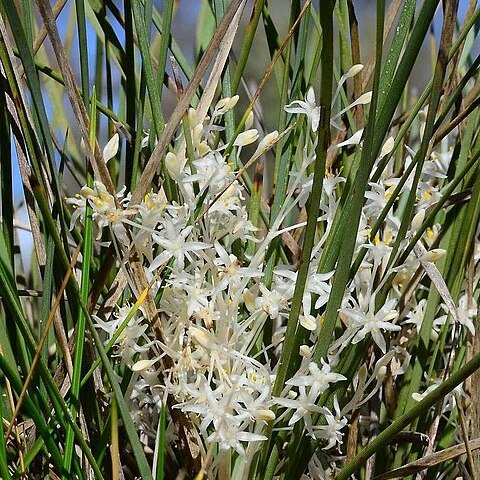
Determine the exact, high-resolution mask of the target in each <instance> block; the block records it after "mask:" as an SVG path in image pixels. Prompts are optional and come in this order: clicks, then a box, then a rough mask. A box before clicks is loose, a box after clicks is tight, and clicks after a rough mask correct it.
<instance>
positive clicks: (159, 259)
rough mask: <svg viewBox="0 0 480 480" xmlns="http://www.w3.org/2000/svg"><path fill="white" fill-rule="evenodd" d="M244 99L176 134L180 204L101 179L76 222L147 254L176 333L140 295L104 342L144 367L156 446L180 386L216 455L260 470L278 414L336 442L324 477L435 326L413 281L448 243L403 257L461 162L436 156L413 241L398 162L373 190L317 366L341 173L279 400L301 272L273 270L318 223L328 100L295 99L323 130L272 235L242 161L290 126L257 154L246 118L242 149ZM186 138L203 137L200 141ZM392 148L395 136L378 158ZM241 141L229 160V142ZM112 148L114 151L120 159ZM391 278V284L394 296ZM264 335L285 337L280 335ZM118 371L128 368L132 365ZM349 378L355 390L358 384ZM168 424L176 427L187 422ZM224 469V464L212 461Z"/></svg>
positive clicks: (140, 398)
mask: <svg viewBox="0 0 480 480" xmlns="http://www.w3.org/2000/svg"><path fill="white" fill-rule="evenodd" d="M360 70H361V66H358V65H356V66H354V67H352V69H351V70H350V71H349V72H347V74H346V75H344V77H342V79H341V81H340V84H339V89H338V92H339V91H340V88H341V86H342V84H343V83H344V82H345V81H346V80H347V79H348V78H350V77H352V76H353V75H355V74H357V73H358V72H359V71H360ZM338 92H337V94H336V96H335V101H336V99H337V97H338ZM370 99H371V94H368V93H367V94H365V95H362V97H360V98H359V99H358V100H357V101H355V102H353V103H352V104H350V105H349V106H348V107H347V108H353V107H354V106H356V105H359V104H362V105H366V104H368V102H369V101H370ZM237 100H238V97H233V98H225V99H222V100H220V101H219V102H218V103H217V105H216V106H215V107H214V109H213V113H212V115H211V118H208V117H207V118H201V115H200V114H199V112H197V111H196V110H194V109H190V111H189V113H188V123H189V132H187V133H184V134H183V135H180V136H179V137H178V138H177V139H176V142H175V146H174V148H172V150H171V151H170V152H169V153H168V154H167V155H166V158H165V162H164V166H165V168H166V170H167V171H168V174H169V176H170V177H171V178H172V179H173V180H174V183H175V186H176V189H177V192H176V198H177V200H176V201H172V200H171V199H169V198H167V195H166V193H165V191H164V189H163V188H159V189H152V190H151V191H150V192H149V193H147V195H145V197H144V199H143V201H142V202H141V203H140V204H138V205H131V204H130V203H129V201H130V195H129V194H126V193H125V191H124V190H122V191H121V192H120V193H119V194H118V195H117V198H114V197H113V196H112V195H110V194H109V193H108V192H107V191H106V189H105V187H104V185H103V184H101V183H100V182H98V181H95V182H94V184H93V185H92V186H91V187H88V186H85V187H83V188H82V189H81V191H80V195H78V196H76V197H75V198H73V199H69V200H68V203H69V204H71V205H73V206H74V207H75V208H76V209H75V211H74V213H73V215H72V225H73V223H75V222H76V221H78V220H81V219H82V218H83V216H84V213H85V209H86V206H87V205H89V206H90V207H91V208H92V211H93V218H94V221H95V224H96V225H97V227H98V229H99V233H101V232H102V231H103V230H104V229H105V228H107V227H108V228H109V229H110V232H111V238H112V239H113V240H114V242H115V243H117V241H118V245H119V246H121V247H122V248H125V247H127V248H128V249H136V250H137V251H138V252H139V253H140V255H141V257H142V262H143V265H144V267H145V273H146V276H147V279H148V280H149V281H150V283H151V289H152V293H153V295H154V296H155V297H156V298H157V299H159V301H158V304H157V308H158V313H159V316H160V318H161V321H162V335H163V337H162V339H161V340H160V339H156V338H153V336H152V335H153V334H152V332H150V330H149V329H148V322H147V321H146V320H145V319H144V318H143V314H142V313H141V312H140V311H139V312H136V313H135V315H130V312H131V307H130V306H129V305H128V304H125V305H121V306H120V307H119V308H118V310H117V312H116V313H114V314H113V315H112V317H111V318H110V319H104V318H99V317H96V322H97V327H98V328H99V330H101V331H102V332H103V334H104V335H105V341H106V342H108V341H111V340H112V338H114V336H115V340H114V348H115V353H116V355H117V356H118V357H119V359H121V362H122V365H124V366H127V367H128V368H129V369H130V370H131V371H132V375H131V380H130V389H129V391H130V392H131V394H130V397H129V402H130V405H131V411H132V416H133V418H134V419H135V422H136V425H137V426H138V428H139V430H141V431H142V433H143V438H144V441H145V443H146V444H149V443H151V442H152V441H153V440H152V438H153V437H154V436H155V428H154V424H155V420H152V419H155V418H156V417H155V416H156V415H158V410H159V408H160V407H161V405H162V402H164V401H165V398H166V396H167V395H171V396H172V397H173V403H174V409H179V410H181V411H182V412H184V413H186V414H188V415H189V416H190V417H191V419H192V421H193V422H194V425H195V427H196V428H197V430H198V432H199V434H200V436H201V438H202V441H203V442H204V444H203V445H202V448H203V449H204V451H205V452H206V451H207V450H208V449H209V447H210V446H211V445H212V444H214V445H217V446H218V448H219V450H220V451H223V452H229V451H231V450H233V451H235V452H237V453H238V455H240V456H241V457H242V458H244V459H245V462H246V463H247V464H248V462H250V461H251V460H252V459H253V455H254V454H255V453H256V452H258V450H259V449H260V448H261V444H262V441H264V440H266V439H267V437H266V436H265V432H266V431H267V430H266V425H267V424H268V423H270V424H272V423H273V426H274V428H277V427H278V428H279V429H286V430H293V429H294V426H298V425H300V424H301V425H303V427H304V429H305V431H306V433H307V434H308V435H310V436H312V437H314V438H316V439H318V440H319V441H320V445H321V446H322V447H323V448H322V449H321V452H320V453H318V454H317V456H316V457H314V459H313V460H312V463H311V471H315V469H317V470H318V469H320V468H321V469H323V467H322V464H323V465H325V462H323V460H322V459H324V458H327V457H322V455H330V454H331V452H333V451H336V452H337V454H338V452H339V449H340V451H341V445H342V438H343V435H344V434H345V432H346V430H345V428H344V427H345V426H346V424H347V422H348V418H349V415H350V414H351V412H352V411H355V410H356V409H359V408H360V407H361V406H362V405H364V404H365V403H366V402H367V401H368V399H370V398H371V397H372V396H373V395H374V394H375V393H376V392H378V391H379V390H380V389H381V388H382V385H383V382H384V380H385V378H386V376H387V374H388V375H389V376H390V377H393V378H395V377H396V376H397V375H402V374H403V373H405V371H406V368H407V366H408V362H409V359H410V356H409V355H408V353H407V348H408V347H409V345H410V344H411V343H412V342H414V341H415V338H416V336H417V334H418V333H419V332H420V331H421V329H422V321H423V317H424V308H425V302H426V300H425V295H420V294H421V293H422V290H421V289H420V290H419V292H420V294H419V295H412V289H411V285H412V282H414V281H415V274H416V273H417V276H418V272H421V271H422V269H421V263H422V262H425V261H429V262H432V261H436V260H437V259H438V258H440V255H441V253H442V252H440V253H439V252H438V251H437V250H435V252H434V253H435V255H434V254H433V253H432V252H433V250H431V252H429V256H428V258H421V259H419V258H417V257H416V256H415V254H414V253H408V254H407V255H406V259H405V260H404V261H402V262H401V263H398V259H399V258H401V255H402V253H403V252H404V251H405V250H406V248H407V246H408V241H409V240H410V239H411V238H413V235H414V234H415V233H416V231H417V230H419V228H420V227H421V226H422V222H423V220H424V218H425V212H426V211H427V210H428V209H429V208H431V207H432V206H433V205H434V204H435V202H436V201H438V199H439V198H440V192H441V181H442V179H444V178H445V172H446V170H447V169H448V162H449V156H448V152H447V153H444V154H443V155H442V156H441V157H440V156H439V155H438V154H433V153H432V156H431V158H430V159H429V160H428V161H427V162H426V164H425V168H424V169H423V171H422V175H421V178H420V182H419V183H418V184H417V185H416V189H417V190H416V192H415V194H416V198H417V201H416V203H415V211H414V212H413V213H414V215H415V216H414V221H413V222H412V228H411V229H410V230H409V231H408V232H407V233H406V234H403V233H402V229H401V219H400V217H399V216H398V212H397V209H396V207H395V206H394V208H392V209H390V210H389V211H388V213H387V214H386V216H385V220H384V221H382V222H381V225H380V228H378V227H376V223H377V221H378V219H379V218H383V215H384V209H385V207H386V205H387V202H388V200H389V198H390V197H391V195H392V194H393V192H394V190H395V188H396V186H397V185H398V184H399V178H400V177H399V176H398V172H394V171H393V169H392V168H391V167H387V168H386V169H384V170H383V171H382V172H381V174H380V175H379V178H378V180H376V181H371V183H370V184H369V185H370V187H369V189H368V191H367V193H366V195H365V204H364V206H363V209H362V214H361V218H360V225H359V228H358V230H357V231H353V232H349V234H350V235H355V238H356V248H355V258H357V257H360V256H361V263H360V267H359V268H358V270H357V271H356V272H355V275H354V277H353V278H352V280H351V281H350V282H349V284H348V286H347V289H346V291H345V295H344V298H343V302H342V308H341V309H340V310H339V322H338V325H337V329H336V331H335V338H333V339H332V343H331V345H330V349H329V354H328V358H322V359H320V360H319V361H315V360H314V359H313V357H312V346H314V345H315V344H316V342H317V340H318V338H319V335H320V333H321V328H322V313H323V311H324V309H325V306H326V304H327V303H328V301H329V297H330V294H331V291H332V281H333V277H334V271H331V272H325V271H322V270H321V258H322V254H323V251H324V247H325V244H326V241H327V239H328V236H329V235H330V233H331V230H332V227H333V225H334V222H335V217H336V215H337V214H338V211H339V206H340V205H341V204H342V198H341V196H342V191H343V189H344V188H345V186H346V184H347V178H345V177H344V176H342V175H341V171H338V170H337V171H336V170H334V169H333V168H332V169H329V170H327V171H326V173H325V178H324V181H323V192H322V198H321V203H320V212H319V214H318V220H317V221H318V232H317V236H316V242H315V247H314V249H313V252H312V256H311V259H310V264H309V273H308V276H307V280H306V284H305V288H304V291H303V293H302V297H301V312H300V316H299V323H300V325H301V327H303V328H304V329H305V330H306V331H307V339H308V342H307V343H308V344H306V345H302V346H301V348H300V352H298V354H299V355H301V356H302V361H301V365H300V367H299V369H298V371H297V372H296V373H295V374H294V375H293V376H292V377H291V378H289V379H288V380H287V381H286V384H285V385H284V386H283V387H284V388H283V390H282V393H281V395H280V396H273V394H272V390H273V385H274V384H275V380H276V374H277V369H278V358H279V355H281V351H282V345H283V337H284V332H285V325H286V321H287V318H288V316H289V314H290V307H291V303H292V299H293V297H294V293H295V285H296V282H297V271H296V270H295V268H294V267H293V266H292V265H291V264H289V263H288V262H280V263H279V264H278V265H277V266H276V267H275V268H274V269H273V274H272V275H271V280H269V281H265V273H264V268H265V265H266V257H267V252H268V249H269V247H270V245H271V244H272V240H274V239H275V238H277V237H279V236H281V235H290V236H291V238H292V239H297V240H298V239H299V238H301V237H299V236H298V235H297V232H298V231H301V229H302V227H303V226H304V225H305V222H304V216H303V214H304V211H305V210H304V209H305V205H306V203H307V201H308V198H309V196H310V194H311V189H312V184H313V174H312V168H311V165H312V163H313V162H314V161H315V158H316V154H315V152H316V147H317V144H316V142H317V137H316V132H317V130H318V128H319V118H320V107H319V106H317V105H316V102H315V94H314V91H313V89H309V90H308V92H307V95H306V98H305V100H295V101H293V102H292V103H291V104H290V105H288V106H287V107H285V110H286V111H287V112H289V113H290V114H293V115H306V118H307V128H308V135H305V137H304V144H303V145H302V146H300V150H301V151H300V154H299V155H298V158H299V159H300V160H299V161H298V163H297V165H296V167H295V168H294V169H293V170H292V173H291V176H290V181H289V185H288V188H287V194H286V198H285V201H284V202H283V205H282V207H281V209H280V212H279V213H278V215H277V216H276V218H275V219H273V221H272V222H271V225H270V226H269V228H268V230H263V229H262V228H261V227H259V226H258V225H256V224H253V223H252V221H251V216H250V214H249V208H250V205H249V192H248V190H247V188H246V187H245V184H244V183H243V181H242V177H241V176H240V175H238V174H237V173H238V170H239V165H240V163H239V162H237V159H241V160H242V162H243V164H249V163H252V162H254V161H257V160H258V159H259V158H260V157H261V156H262V155H263V154H265V153H266V152H267V151H268V150H269V149H271V148H273V147H274V146H275V142H276V141H277V139H278V138H279V135H278V133H277V132H273V133H272V134H269V135H267V136H265V138H264V139H263V140H261V141H260V142H259V144H258V146H257V148H256V150H255V151H254V153H253V154H251V155H250V156H248V155H246V152H248V151H250V149H247V148H244V147H247V146H248V145H250V144H253V143H255V142H257V140H258V138H259V133H258V131H257V130H256V129H254V128H251V127H252V125H247V128H246V129H245V131H244V132H242V133H241V134H240V135H238V136H237V137H236V139H234V140H233V141H232V142H231V145H230V146H228V148H227V142H225V143H222V141H221V132H222V126H221V120H222V116H223V115H224V114H225V113H226V112H227V111H229V110H230V109H232V108H233V107H234V106H235V104H236V102H237ZM344 113H345V110H342V111H340V112H339V113H338V114H337V115H335V116H334V117H333V122H332V127H334V128H339V129H341V128H344V127H343V126H340V125H339V123H340V121H341V118H342V115H343V114H344ZM185 134H188V135H190V136H191V138H190V139H185V138H184V135H185ZM186 140H189V142H186ZM361 140H362V132H361V131H357V132H353V134H352V136H351V137H350V138H349V139H347V140H345V141H344V142H341V143H339V144H337V145H336V146H335V148H336V151H337V152H340V151H341V149H342V148H344V147H352V146H353V147H354V148H362V146H361ZM186 143H189V144H191V145H192V146H193V152H192V151H191V149H187V148H186V146H185V145H186ZM116 145H117V146H118V141H117V144H116ZM112 148H113V149H114V150H115V144H113V147H112V144H110V150H112ZM392 148H393V138H390V139H388V140H387V141H386V143H385V145H384V148H383V149H382V152H381V153H380V155H379V158H378V159H377V161H376V166H378V165H379V164H380V160H381V159H382V158H383V157H385V156H386V155H388V154H389V152H390V151H391V150H392ZM229 149H231V153H230V154H229V156H227V155H226V154H225V151H227V150H228V151H230V150H229ZM110 150H109V151H108V152H107V154H105V157H108V156H111V155H112V152H111V151H110ZM410 152H411V155H412V156H413V151H411V150H410ZM114 154H115V153H114ZM411 161H412V157H410V158H408V159H407V161H406V162H405V166H404V167H405V168H408V165H409V162H411ZM374 171H375V169H374ZM413 186H414V183H413V179H412V178H410V177H409V179H408V180H407V181H406V182H405V183H404V185H403V186H402V187H401V191H400V193H399V195H400V197H401V196H402V195H408V194H409V192H410V189H412V188H413ZM292 219H293V220H292ZM374 228H375V229H376V231H375V234H372V230H373V229H374ZM400 235H403V238H402V237H401V236H400ZM437 236H438V229H436V227H435V226H433V227H431V228H430V229H429V230H427V233H426V234H425V235H424V236H423V238H422V239H421V240H420V241H421V242H422V244H424V245H425V246H426V247H428V248H430V247H434V248H435V247H436V246H437V243H436V240H435V239H436V237H437ZM102 245H103V244H102ZM247 246H249V248H248V249H247ZM252 246H253V248H252ZM247 251H248V252H249V253H246V252H247ZM477 257H478V256H477ZM477 261H478V258H477ZM388 281H390V282H392V288H391V289H389V290H388V294H387V295H385V294H384V292H385V290H384V286H385V284H386V283H387V282H388ZM423 288H424V290H425V291H426V287H423ZM427 293H428V292H427ZM442 308H443V307H442V306H439V309H438V311H437V312H436V315H435V317H436V318H435V319H434V321H433V323H432V332H431V334H432V336H435V335H436V336H438V334H439V332H440V330H441V329H443V328H444V327H445V325H446V324H447V323H448V322H450V317H447V316H446V315H445V314H444V313H443V310H442ZM476 308H477V306H476V304H475V302H472V301H471V300H469V299H468V297H467V296H466V294H464V295H463V296H462V297H461V298H460V300H459V303H458V318H459V322H460V323H461V326H463V327H465V328H464V330H468V331H469V332H470V333H471V334H474V333H475V328H474V325H473V322H472V318H473V316H474V315H475V314H476ZM445 310H447V311H448V308H447V307H445ZM130 317H132V318H130ZM265 332H271V333H270V336H269V337H268V338H267V337H266V336H265ZM361 342H364V343H365V345H366V346H368V345H370V346H371V349H372V353H371V355H370V357H369V359H368V360H366V359H365V363H363V364H362V366H361V367H360V368H359V369H358V371H357V373H356V375H355V377H354V378H347V376H346V375H344V374H342V373H339V371H337V370H338V369H339V368H340V367H339V366H340V363H341V358H342V354H343V352H345V350H347V349H349V348H355V346H356V345H358V344H359V343H361ZM164 356H168V357H169V359H170V360H171V366H170V367H169V368H168V369H167V371H162V372H160V369H159V366H158V365H159V363H158V360H159V359H161V358H163V357H164ZM118 372H119V374H122V373H121V372H122V370H121V369H119V370H118ZM337 382H338V384H339V385H341V384H344V385H345V387H344V388H343V391H344V392H345V395H343V398H337V396H333V397H331V401H330V407H329V408H327V406H326V405H325V404H324V403H322V398H323V396H324V394H326V392H327V393H328V391H329V390H330V389H332V388H333V387H335V388H337V385H336V384H337ZM349 382H350V383H349ZM349 385H356V389H354V390H355V391H354V390H352V389H351V388H350V389H349ZM168 432H169V435H172V436H174V435H175V433H174V431H173V430H168ZM333 449H336V450H333ZM329 452H330V453H329ZM328 458H330V457H328ZM211 468H212V469H215V468H218V465H217V464H216V463H215V462H213V464H212V467H211Z"/></svg>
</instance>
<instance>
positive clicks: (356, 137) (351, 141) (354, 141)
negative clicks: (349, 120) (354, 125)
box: [334, 128, 363, 148]
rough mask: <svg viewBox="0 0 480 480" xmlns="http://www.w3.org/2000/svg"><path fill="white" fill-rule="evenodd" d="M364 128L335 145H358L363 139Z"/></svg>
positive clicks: (338, 146)
mask: <svg viewBox="0 0 480 480" xmlns="http://www.w3.org/2000/svg"><path fill="white" fill-rule="evenodd" d="M362 135H363V128H362V129H361V130H359V131H358V132H355V133H354V134H353V135H352V136H351V137H350V138H347V139H346V140H345V141H343V142H340V143H338V144H337V145H334V146H335V147H337V148H340V147H345V146H346V145H358V144H359V143H360V142H361V140H362Z"/></svg>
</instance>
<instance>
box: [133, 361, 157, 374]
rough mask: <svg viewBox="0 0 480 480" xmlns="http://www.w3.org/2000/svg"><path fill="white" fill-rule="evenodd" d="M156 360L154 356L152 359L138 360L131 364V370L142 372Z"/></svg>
mask: <svg viewBox="0 0 480 480" xmlns="http://www.w3.org/2000/svg"><path fill="white" fill-rule="evenodd" d="M156 361H157V359H156V358H154V359H152V360H139V361H138V362H136V363H134V364H133V365H132V367H131V370H132V372H143V371H144V370H147V369H149V368H150V367H151V366H153V365H154V364H155V362H156Z"/></svg>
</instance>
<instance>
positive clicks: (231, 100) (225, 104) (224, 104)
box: [213, 95, 240, 117]
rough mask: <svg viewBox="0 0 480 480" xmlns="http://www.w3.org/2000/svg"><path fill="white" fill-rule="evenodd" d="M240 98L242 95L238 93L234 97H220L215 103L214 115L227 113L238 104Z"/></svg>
mask: <svg viewBox="0 0 480 480" xmlns="http://www.w3.org/2000/svg"><path fill="white" fill-rule="evenodd" d="M239 98H240V97H239V96H238V95H235V96H233V97H225V98H222V99H220V100H219V101H218V102H217V104H216V105H215V109H214V111H213V116H214V117H215V116H217V115H224V114H225V113H227V112H228V111H229V110H231V109H232V108H233V107H234V106H235V105H236V104H237V102H238V99H239Z"/></svg>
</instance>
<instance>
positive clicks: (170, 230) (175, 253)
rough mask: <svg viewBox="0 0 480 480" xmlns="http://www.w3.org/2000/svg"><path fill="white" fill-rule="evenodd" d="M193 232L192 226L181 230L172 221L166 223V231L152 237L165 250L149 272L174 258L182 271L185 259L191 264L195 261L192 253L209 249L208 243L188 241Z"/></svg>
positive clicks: (151, 265)
mask: <svg viewBox="0 0 480 480" xmlns="http://www.w3.org/2000/svg"><path fill="white" fill-rule="evenodd" d="M192 230H193V226H192V225H190V226H187V227H185V228H183V229H180V230H179V229H178V228H177V226H176V225H174V224H173V222H172V221H170V220H167V221H165V229H164V230H162V231H161V232H155V233H153V235H152V238H153V241H154V242H155V243H157V244H158V245H160V246H161V247H163V249H164V250H163V252H161V253H160V255H158V256H157V257H156V258H155V259H154V260H153V262H152V263H151V264H150V268H149V270H150V271H151V272H153V271H154V270H156V269H157V268H158V267H159V266H160V265H163V264H164V263H166V262H167V261H168V260H170V258H172V257H174V258H175V260H176V265H175V267H176V268H177V269H179V270H182V269H183V268H184V267H185V258H186V259H187V260H189V261H190V262H191V261H192V260H193V256H192V253H195V254H196V252H198V251H200V250H204V249H205V248H208V247H209V245H208V244H207V243H204V242H198V241H189V240H187V238H188V236H189V234H190V233H191V231H192Z"/></svg>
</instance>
